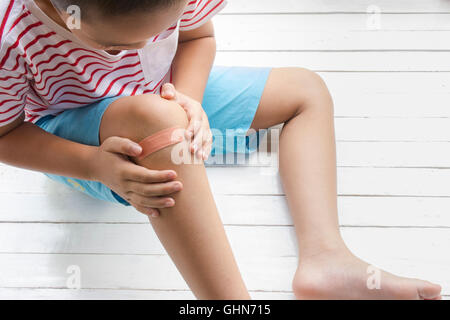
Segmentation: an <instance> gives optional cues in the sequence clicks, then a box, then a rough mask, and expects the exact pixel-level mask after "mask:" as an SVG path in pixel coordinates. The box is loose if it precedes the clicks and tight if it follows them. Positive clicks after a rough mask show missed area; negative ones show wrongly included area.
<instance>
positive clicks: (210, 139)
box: [202, 129, 213, 161]
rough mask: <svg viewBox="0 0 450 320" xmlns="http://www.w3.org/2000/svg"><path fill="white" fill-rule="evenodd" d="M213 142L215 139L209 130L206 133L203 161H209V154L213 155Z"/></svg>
mask: <svg viewBox="0 0 450 320" xmlns="http://www.w3.org/2000/svg"><path fill="white" fill-rule="evenodd" d="M212 142H213V137H212V133H211V130H209V129H208V130H207V132H206V133H205V138H204V141H203V148H202V149H203V153H202V158H203V161H206V160H208V157H209V154H210V153H211V148H212Z"/></svg>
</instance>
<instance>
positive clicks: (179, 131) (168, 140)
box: [138, 126, 185, 160]
mask: <svg viewBox="0 0 450 320" xmlns="http://www.w3.org/2000/svg"><path fill="white" fill-rule="evenodd" d="M184 132H185V129H184V128H182V127H178V126H177V127H172V128H167V129H164V130H161V131H159V132H156V133H155V134H153V135H151V136H148V137H147V138H145V139H143V140H142V141H141V142H139V145H140V146H141V147H142V153H141V155H140V156H139V157H138V160H142V159H144V158H145V157H147V156H148V155H150V154H152V153H154V152H156V151H159V150H161V149H164V148H166V147H168V146H171V145H174V144H176V143H180V142H182V141H183V140H184Z"/></svg>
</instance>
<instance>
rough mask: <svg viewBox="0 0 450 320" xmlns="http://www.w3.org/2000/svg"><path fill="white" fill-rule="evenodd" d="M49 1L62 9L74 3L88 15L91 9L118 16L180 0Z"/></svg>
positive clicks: (102, 13)
mask: <svg viewBox="0 0 450 320" xmlns="http://www.w3.org/2000/svg"><path fill="white" fill-rule="evenodd" d="M51 2H52V3H53V5H54V6H55V7H56V8H58V9H59V10H62V11H66V10H67V8H68V7H69V6H71V5H76V6H78V7H80V8H81V10H82V11H85V12H86V13H88V15H89V14H90V12H89V11H91V10H92V9H93V10H94V11H96V13H99V14H101V15H102V16H119V15H126V14H134V13H138V12H148V11H151V10H154V9H164V8H168V7H171V6H173V5H174V4H176V3H179V2H180V0H51ZM84 16H86V15H84Z"/></svg>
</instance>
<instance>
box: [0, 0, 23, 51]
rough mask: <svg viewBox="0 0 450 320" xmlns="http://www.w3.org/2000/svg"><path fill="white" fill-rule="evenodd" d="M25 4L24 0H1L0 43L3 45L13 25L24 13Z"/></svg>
mask: <svg viewBox="0 0 450 320" xmlns="http://www.w3.org/2000/svg"><path fill="white" fill-rule="evenodd" d="M24 10H25V5H24V3H23V0H1V1H0V44H1V46H2V47H3V45H4V42H5V39H6V38H7V36H8V34H9V31H10V29H11V27H12V26H13V25H14V23H15V21H16V20H17V19H18V18H19V17H20V15H21V14H23V12H24Z"/></svg>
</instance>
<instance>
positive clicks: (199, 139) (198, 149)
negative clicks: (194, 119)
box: [191, 126, 203, 158]
mask: <svg viewBox="0 0 450 320" xmlns="http://www.w3.org/2000/svg"><path fill="white" fill-rule="evenodd" d="M202 146H203V127H202V126H200V129H199V130H198V131H197V133H196V134H195V136H194V140H193V141H192V145H191V151H192V152H193V153H194V154H195V155H196V156H197V157H198V158H202V152H203V150H202Z"/></svg>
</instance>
